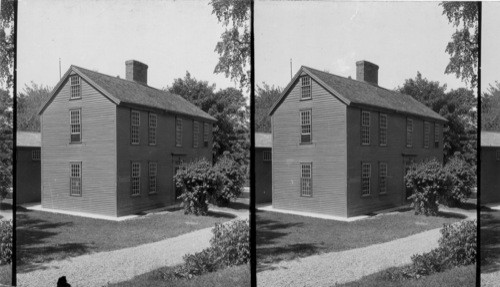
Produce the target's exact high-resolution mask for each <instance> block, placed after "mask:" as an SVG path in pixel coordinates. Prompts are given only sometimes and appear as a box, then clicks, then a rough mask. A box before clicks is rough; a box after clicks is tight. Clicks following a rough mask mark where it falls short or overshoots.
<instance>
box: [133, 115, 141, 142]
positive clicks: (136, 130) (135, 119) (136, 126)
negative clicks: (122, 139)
mask: <svg viewBox="0 0 500 287" xmlns="http://www.w3.org/2000/svg"><path fill="white" fill-rule="evenodd" d="M140 125H141V114H140V113H139V112H138V111H134V110H132V111H131V114H130V143H131V144H133V145H138V144H139V143H140V136H139V128H140Z"/></svg>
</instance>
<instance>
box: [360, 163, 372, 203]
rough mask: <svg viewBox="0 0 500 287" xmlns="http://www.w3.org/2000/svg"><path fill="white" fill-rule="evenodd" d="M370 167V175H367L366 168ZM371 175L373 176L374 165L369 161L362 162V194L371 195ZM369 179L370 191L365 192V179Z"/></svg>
mask: <svg viewBox="0 0 500 287" xmlns="http://www.w3.org/2000/svg"><path fill="white" fill-rule="evenodd" d="M365 167H367V168H368V176H365V173H364V168H365ZM371 177H372V165H371V164H370V163H368V162H362V163H361V196H370V195H371ZM365 178H366V179H368V192H367V193H365V191H364V189H363V187H364V186H363V179H365Z"/></svg>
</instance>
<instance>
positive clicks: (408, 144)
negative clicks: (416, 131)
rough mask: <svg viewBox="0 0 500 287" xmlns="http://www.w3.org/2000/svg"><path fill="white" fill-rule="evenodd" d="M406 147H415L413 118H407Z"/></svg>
mask: <svg viewBox="0 0 500 287" xmlns="http://www.w3.org/2000/svg"><path fill="white" fill-rule="evenodd" d="M406 147H408V148H411V147H413V119H410V118H406Z"/></svg>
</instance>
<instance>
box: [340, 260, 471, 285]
mask: <svg viewBox="0 0 500 287" xmlns="http://www.w3.org/2000/svg"><path fill="white" fill-rule="evenodd" d="M385 272H387V270H384V271H381V272H378V273H374V274H371V275H368V276H365V277H363V278H361V279H360V280H358V281H354V282H350V283H347V284H341V285H336V286H341V287H369V286H384V287H433V286H436V287H456V286H461V287H469V286H470V287H474V286H476V265H475V264H474V265H469V266H463V267H457V268H453V269H450V270H447V271H444V272H440V273H435V274H432V275H429V276H425V277H422V278H420V279H411V280H400V281H391V280H389V279H386V276H384V274H385Z"/></svg>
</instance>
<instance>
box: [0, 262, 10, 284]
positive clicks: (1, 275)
mask: <svg viewBox="0 0 500 287" xmlns="http://www.w3.org/2000/svg"><path fill="white" fill-rule="evenodd" d="M0 285H8V286H11V285H12V264H5V265H0Z"/></svg>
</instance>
